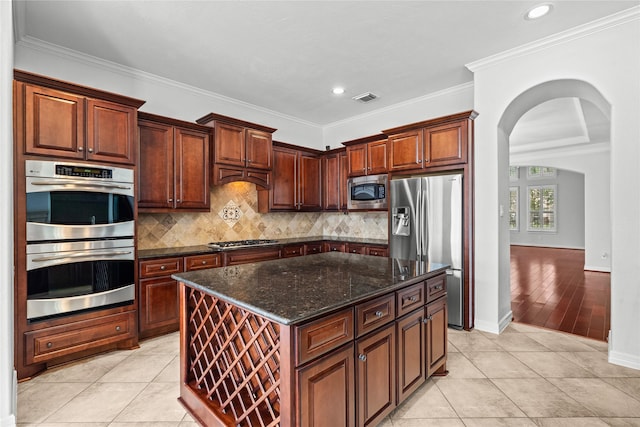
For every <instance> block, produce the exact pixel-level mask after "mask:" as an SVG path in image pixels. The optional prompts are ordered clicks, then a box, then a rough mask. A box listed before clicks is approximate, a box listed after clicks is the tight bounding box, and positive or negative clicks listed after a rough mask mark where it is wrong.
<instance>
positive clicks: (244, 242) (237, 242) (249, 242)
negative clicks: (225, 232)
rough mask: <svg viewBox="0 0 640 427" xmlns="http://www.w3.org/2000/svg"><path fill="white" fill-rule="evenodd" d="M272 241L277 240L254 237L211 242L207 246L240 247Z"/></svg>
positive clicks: (265, 243) (267, 243) (266, 243)
mask: <svg viewBox="0 0 640 427" xmlns="http://www.w3.org/2000/svg"><path fill="white" fill-rule="evenodd" d="M274 243H278V241H277V240H273V239H255V240H233V241H231V242H212V243H209V244H208V245H207V246H209V247H211V248H221V249H224V248H241V247H247V246H260V245H271V244H274Z"/></svg>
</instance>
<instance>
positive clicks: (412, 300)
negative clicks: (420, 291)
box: [409, 295, 418, 302]
mask: <svg viewBox="0 0 640 427" xmlns="http://www.w3.org/2000/svg"><path fill="white" fill-rule="evenodd" d="M409 301H411V302H416V301H418V298H416V296H415V295H414V296H412V297H411V298H409Z"/></svg>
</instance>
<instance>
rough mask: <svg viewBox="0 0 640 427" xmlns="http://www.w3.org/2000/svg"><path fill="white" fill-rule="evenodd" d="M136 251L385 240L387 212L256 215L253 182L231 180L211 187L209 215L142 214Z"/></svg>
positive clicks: (139, 220)
mask: <svg viewBox="0 0 640 427" xmlns="http://www.w3.org/2000/svg"><path fill="white" fill-rule="evenodd" d="M137 233H138V249H160V248H166V247H174V246H175V247H179V246H193V245H204V244H207V243H209V242H216V241H227V240H244V239H287V238H297V237H315V236H325V237H336V238H339V237H359V238H368V239H385V240H386V239H387V234H388V232H387V213H386V212H351V213H349V214H348V215H344V214H343V213H341V212H277V213H275V212H274V213H266V214H261V213H259V212H258V194H257V190H256V187H255V185H254V184H250V183H246V182H233V183H230V184H225V185H219V186H214V187H212V189H211V211H210V212H195V213H194V212H189V213H166V214H143V213H141V214H139V215H138V230H137Z"/></svg>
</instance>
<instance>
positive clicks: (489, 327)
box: [474, 310, 513, 335]
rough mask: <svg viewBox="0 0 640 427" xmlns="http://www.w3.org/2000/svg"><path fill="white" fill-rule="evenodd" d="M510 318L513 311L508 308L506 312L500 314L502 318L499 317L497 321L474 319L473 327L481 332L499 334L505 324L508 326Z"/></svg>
mask: <svg viewBox="0 0 640 427" xmlns="http://www.w3.org/2000/svg"><path fill="white" fill-rule="evenodd" d="M512 318H513V312H512V311H511V310H509V312H508V313H507V314H505V315H504V316H502V319H500V320H499V321H498V323H493V322H486V321H484V320H478V319H476V321H475V325H474V328H475V329H478V330H480V331H483V332H489V333H491V334H496V335H499V334H500V333H501V332H502V331H504V330H505V328H506V327H507V326H509V323H511V319H512Z"/></svg>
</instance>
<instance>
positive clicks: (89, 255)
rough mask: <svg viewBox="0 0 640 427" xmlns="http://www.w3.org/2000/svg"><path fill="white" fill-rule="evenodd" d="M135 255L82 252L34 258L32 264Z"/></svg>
mask: <svg viewBox="0 0 640 427" xmlns="http://www.w3.org/2000/svg"><path fill="white" fill-rule="evenodd" d="M131 253H133V252H132V251H110V252H80V253H77V254H72V255H55V256H45V257H40V258H33V259H32V260H31V261H32V262H46V261H58V260H61V259H69V258H71V259H78V258H94V259H95V258H96V257H99V256H108V257H111V256H120V255H129V254H131Z"/></svg>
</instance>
